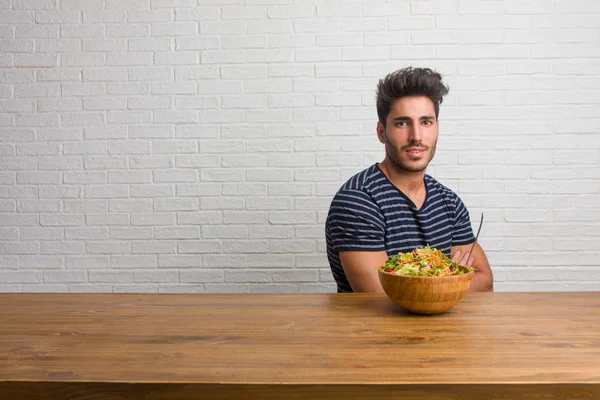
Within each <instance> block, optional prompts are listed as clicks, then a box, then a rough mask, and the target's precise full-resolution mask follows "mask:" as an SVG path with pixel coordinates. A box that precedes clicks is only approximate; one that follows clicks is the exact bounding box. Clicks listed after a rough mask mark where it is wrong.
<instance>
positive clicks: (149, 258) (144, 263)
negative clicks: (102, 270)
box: [110, 255, 157, 269]
mask: <svg viewBox="0 0 600 400" xmlns="http://www.w3.org/2000/svg"><path fill="white" fill-rule="evenodd" d="M156 265H157V256H155V255H143V256H140V255H135V256H129V255H128V256H115V255H113V256H111V257H110V266H111V268H123V269H133V268H144V269H149V268H154V267H156Z"/></svg>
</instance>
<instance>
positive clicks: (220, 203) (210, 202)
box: [200, 197, 245, 210]
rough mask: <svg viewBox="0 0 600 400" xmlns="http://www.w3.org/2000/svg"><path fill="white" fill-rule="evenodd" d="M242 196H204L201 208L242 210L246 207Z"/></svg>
mask: <svg viewBox="0 0 600 400" xmlns="http://www.w3.org/2000/svg"><path fill="white" fill-rule="evenodd" d="M244 204H245V203H244V199H242V198H222V197H202V199H201V203H200V208H201V209H203V210H241V209H243V208H244Z"/></svg>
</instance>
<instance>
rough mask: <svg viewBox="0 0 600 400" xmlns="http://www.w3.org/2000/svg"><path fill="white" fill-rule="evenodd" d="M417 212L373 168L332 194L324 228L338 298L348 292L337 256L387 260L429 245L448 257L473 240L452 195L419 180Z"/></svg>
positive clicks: (433, 183) (466, 214)
mask: <svg viewBox="0 0 600 400" xmlns="http://www.w3.org/2000/svg"><path fill="white" fill-rule="evenodd" d="M425 187H426V189H427V196H426V198H425V202H424V203H423V206H422V207H421V208H420V209H417V208H416V206H415V204H414V203H413V202H412V201H411V200H410V199H409V198H408V197H407V196H406V195H405V194H404V193H402V192H401V191H400V190H399V189H398V188H397V187H396V186H394V185H393V184H392V183H391V182H390V181H389V179H388V178H387V176H386V175H385V174H384V173H383V171H381V169H380V168H379V164H378V163H376V164H374V165H372V166H371V167H369V168H367V169H366V170H364V171H362V172H360V173H358V174H356V175H354V176H353V177H352V178H350V179H349V180H348V181H347V182H346V183H345V184H344V185H343V186H342V187H341V188H340V190H339V191H338V192H337V193H336V194H335V196H334V198H333V200H332V202H331V206H330V208H329V214H328V216H327V221H326V223H325V238H326V241H327V258H328V259H329V266H330V267H331V272H332V273H333V277H334V279H335V281H336V283H337V291H338V293H344V292H352V291H353V290H352V287H351V286H350V283H349V282H348V279H347V278H346V274H345V273H344V269H343V268H342V264H341V262H340V257H339V253H340V252H341V251H383V250H385V251H386V252H387V255H388V256H392V255H396V254H398V253H400V252H402V253H404V252H409V251H412V250H414V249H415V248H417V247H420V246H426V245H429V246H431V247H434V248H438V249H440V250H442V251H443V252H444V253H445V254H446V255H448V256H450V248H451V247H452V246H460V245H466V244H471V243H473V242H474V241H475V236H474V235H473V230H472V228H471V222H470V219H469V212H468V211H467V208H466V207H465V205H464V204H463V202H462V201H461V200H460V198H459V197H458V195H457V194H456V193H454V192H453V191H452V190H450V189H448V188H447V187H445V186H444V185H442V184H441V183H439V182H438V181H437V180H435V179H434V178H433V177H431V176H429V175H425Z"/></svg>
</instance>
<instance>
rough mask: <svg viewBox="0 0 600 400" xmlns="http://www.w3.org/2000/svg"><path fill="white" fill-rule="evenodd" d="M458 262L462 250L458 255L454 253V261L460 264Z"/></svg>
mask: <svg viewBox="0 0 600 400" xmlns="http://www.w3.org/2000/svg"><path fill="white" fill-rule="evenodd" d="M458 260H460V250H458V251H457V252H456V253H454V255H453V256H452V261H454V262H455V263H458Z"/></svg>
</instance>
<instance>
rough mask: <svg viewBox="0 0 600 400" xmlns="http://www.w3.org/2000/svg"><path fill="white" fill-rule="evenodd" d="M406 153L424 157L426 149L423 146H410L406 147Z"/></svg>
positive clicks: (415, 156)
mask: <svg viewBox="0 0 600 400" xmlns="http://www.w3.org/2000/svg"><path fill="white" fill-rule="evenodd" d="M406 154H408V156H409V157H410V158H414V159H418V158H421V157H423V155H424V154H425V149H424V148H423V147H409V148H408V149H406Z"/></svg>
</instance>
